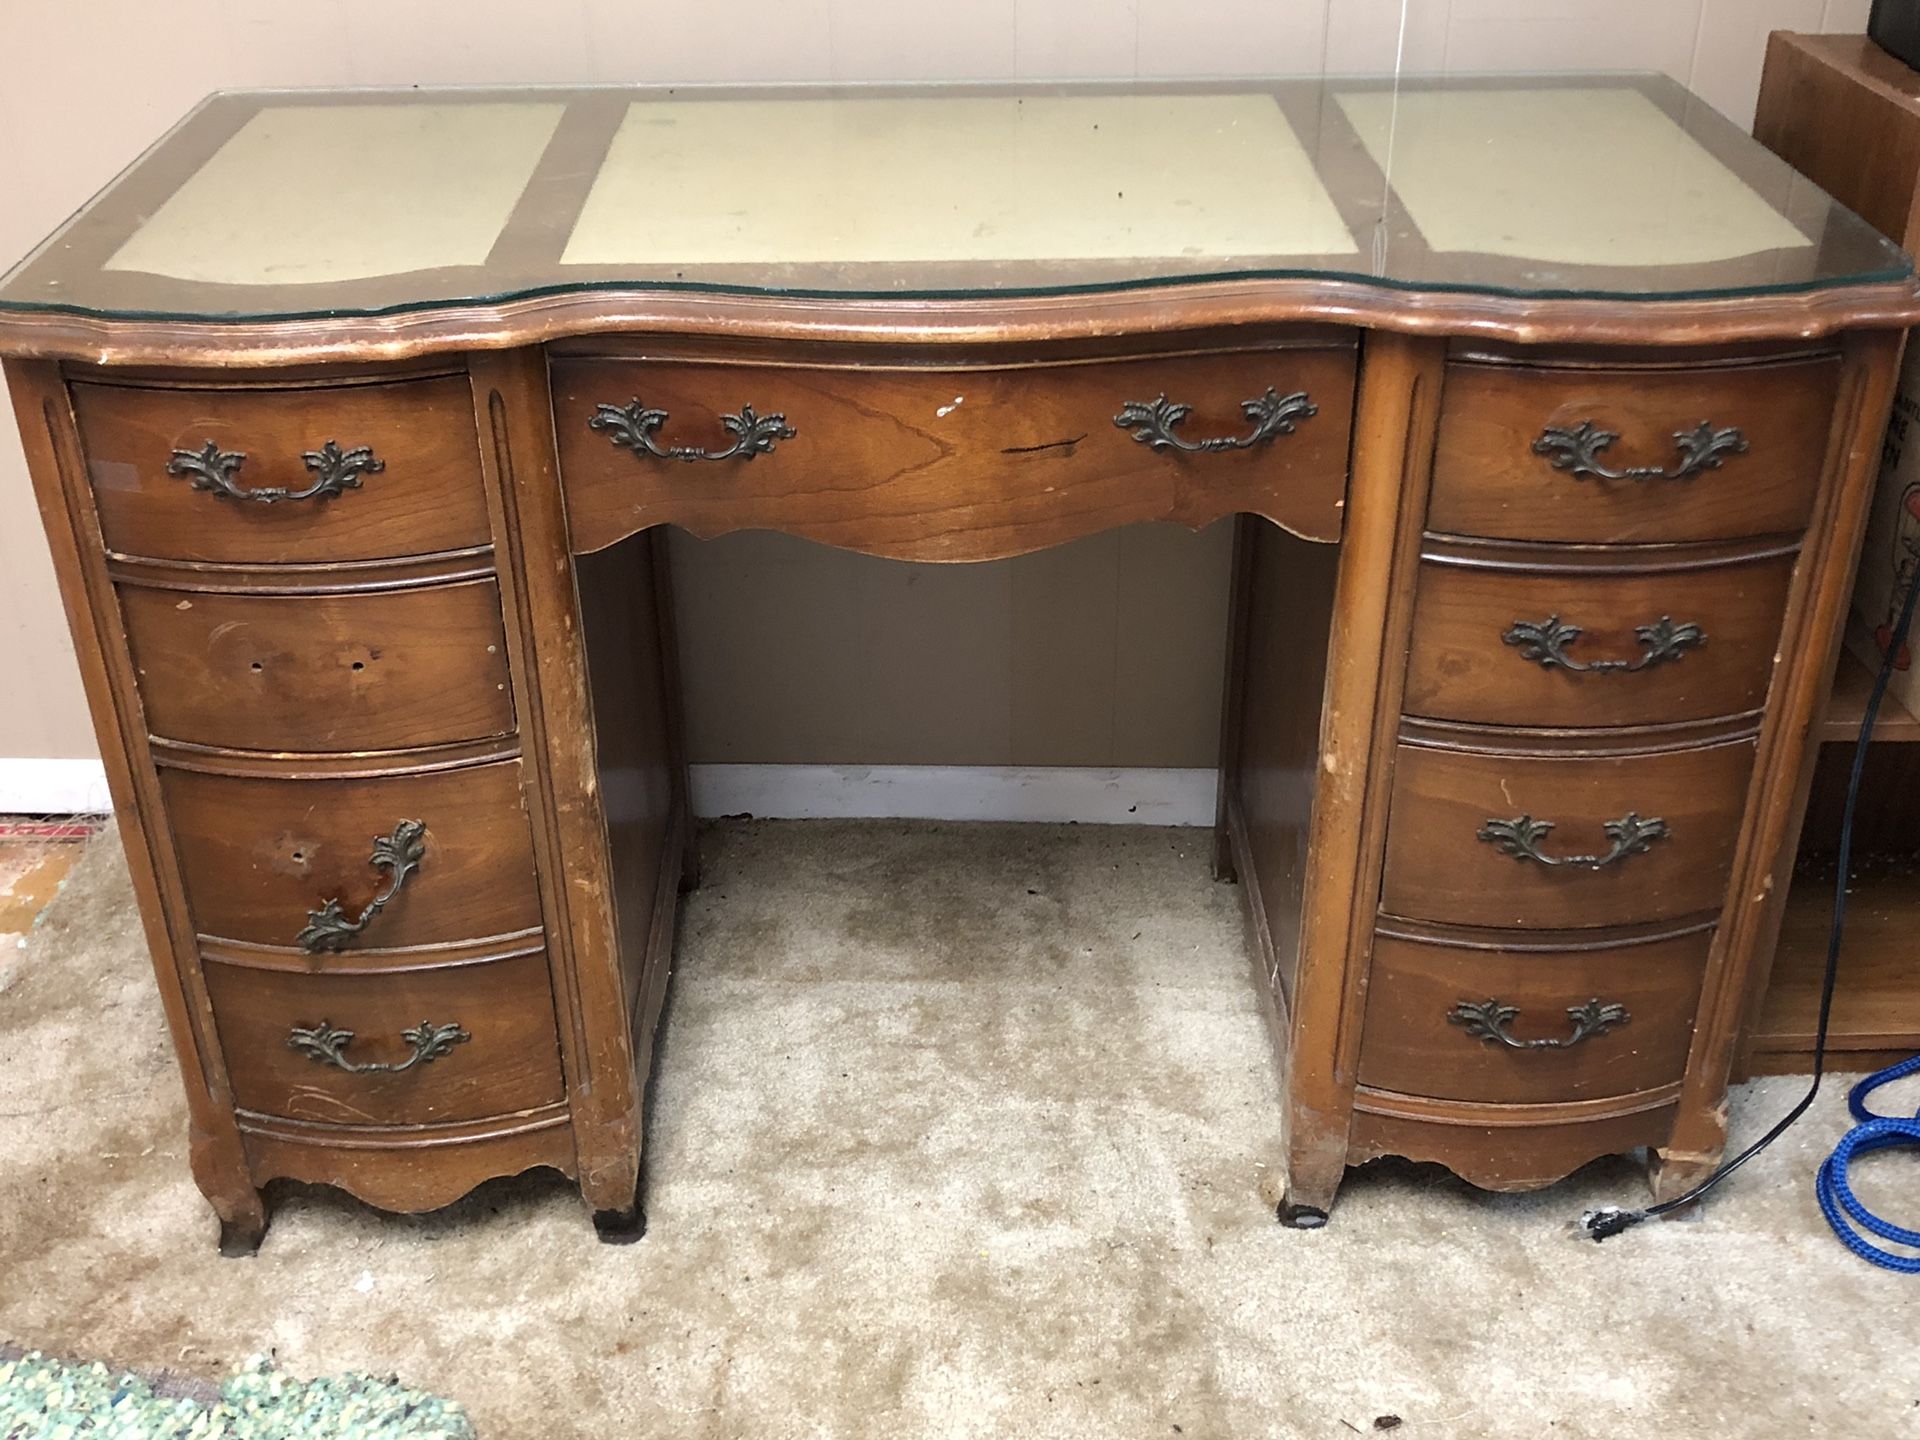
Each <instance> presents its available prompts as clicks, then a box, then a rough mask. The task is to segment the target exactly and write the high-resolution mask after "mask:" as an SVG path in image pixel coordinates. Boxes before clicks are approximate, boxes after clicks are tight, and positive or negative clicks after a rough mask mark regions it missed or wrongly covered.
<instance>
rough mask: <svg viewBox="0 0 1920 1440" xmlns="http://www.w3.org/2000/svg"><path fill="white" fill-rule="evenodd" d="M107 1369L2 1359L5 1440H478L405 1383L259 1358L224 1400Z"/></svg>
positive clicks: (1, 1434) (0, 1410)
mask: <svg viewBox="0 0 1920 1440" xmlns="http://www.w3.org/2000/svg"><path fill="white" fill-rule="evenodd" d="M195 1389H206V1390H208V1391H211V1387H190V1386H182V1385H176V1384H170V1383H168V1382H166V1381H162V1382H161V1383H160V1384H159V1386H157V1387H156V1385H155V1384H154V1383H153V1382H152V1381H149V1380H146V1379H143V1378H142V1377H140V1376H138V1375H129V1374H116V1373H115V1372H113V1371H111V1370H109V1369H107V1367H106V1366H104V1365H99V1364H93V1365H68V1364H63V1363H62V1362H60V1361H58V1360H49V1359H47V1358H46V1357H45V1356H43V1355H38V1354H34V1355H21V1356H17V1357H15V1358H8V1357H7V1356H5V1355H4V1354H0V1440H93V1437H99V1440H474V1435H473V1425H472V1422H470V1421H469V1420H468V1419H467V1416H466V1412H465V1411H464V1410H462V1409H461V1408H460V1407H459V1406H458V1405H456V1404H454V1403H453V1402H452V1401H450V1400H442V1399H440V1398H439V1397H437V1396H433V1395H423V1394H421V1393H420V1392H419V1391H417V1390H409V1389H407V1388H406V1387H405V1386H404V1385H402V1384H400V1383H399V1381H398V1380H395V1379H392V1378H388V1379H385V1380H381V1379H376V1378H374V1377H372V1376H369V1375H328V1376H323V1377H322V1378H320V1379H318V1380H295V1379H292V1378H291V1377H289V1376H286V1375H282V1374H281V1373H280V1372H279V1371H277V1370H275V1369H274V1368H273V1366H272V1364H271V1362H269V1361H268V1360H267V1359H266V1357H265V1356H255V1357H254V1358H253V1359H252V1360H249V1361H248V1362H247V1364H246V1365H245V1366H244V1367H242V1368H241V1369H240V1370H239V1371H238V1372H237V1373H236V1374H235V1375H234V1376H233V1378H232V1379H230V1380H228V1381H227V1382H226V1384H224V1385H222V1386H221V1387H220V1389H219V1391H218V1393H217V1394H212V1393H208V1394H205V1395H197V1394H195V1393H193V1391H194V1390H195Z"/></svg>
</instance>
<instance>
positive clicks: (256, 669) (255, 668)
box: [247, 660, 261, 675]
mask: <svg viewBox="0 0 1920 1440" xmlns="http://www.w3.org/2000/svg"><path fill="white" fill-rule="evenodd" d="M247 668H248V669H249V670H251V671H253V673H254V674H256V675H258V674H259V673H260V669H261V666H260V662H259V661H258V660H256V661H254V662H253V664H251V665H249V666H248V667H247Z"/></svg>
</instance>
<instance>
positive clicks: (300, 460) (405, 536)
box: [72, 376, 492, 564]
mask: <svg viewBox="0 0 1920 1440" xmlns="http://www.w3.org/2000/svg"><path fill="white" fill-rule="evenodd" d="M72 394H73V406H74V414H75V415H76V417H77V418H78V420H79V422H80V437H81V443H82V444H83V445H84V447H85V449H86V455H87V472H88V474H89V475H90V476H91V477H92V480H93V490H94V496H95V498H96V500H97V502H98V504H99V509H100V528H101V530H102V532H103V533H104V534H105V537H106V542H107V548H108V549H109V550H113V551H117V552H118V553H120V554H123V555H138V556H147V557H152V558H155V559H164V560H200V561H218V562H232V563H243V564H281V563H291V562H311V561H328V560H370V559H382V558H387V557H393V556H401V555H425V554H431V553H434V552H437V551H442V550H459V549H465V548H468V547H471V546H476V545H485V544H488V543H489V542H490V540H491V538H492V526H491V523H490V522H489V520H488V517H487V503H486V494H485V491H484V490H483V489H482V485H481V473H480V450H479V442H478V440H477V439H476V438H475V431H474V422H473V399H472V392H471V389H470V387H469V386H468V384H467V381H466V379H465V378H464V377H462V376H446V377H439V378H434V379H424V380H393V381H386V382H383V383H377V384H376V383H368V384H362V385H306V386H293V387H252V388H245V387H242V388H235V389H231V390H194V389H179V388H173V387H164V386H158V385H155V386H151V387H148V386H136V385H94V384H76V385H74V386H73V387H72ZM170 467H171V468H170Z"/></svg>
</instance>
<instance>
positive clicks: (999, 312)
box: [0, 277, 1920, 369]
mask: <svg viewBox="0 0 1920 1440" xmlns="http://www.w3.org/2000/svg"><path fill="white" fill-rule="evenodd" d="M1290 321H1313V322H1323V323H1328V324H1339V325H1351V326H1357V327H1360V328H1363V329H1371V330H1382V331H1392V332H1395V333H1398V334H1402V335H1408V336H1460V337H1473V338H1478V339H1483V340H1491V341H1503V342H1510V343H1515V344H1524V345H1541V344H1560V343H1587V344H1597V345H1598V344H1620V345H1644V344H1646V342H1647V338H1648V337H1649V336H1650V335H1657V336H1659V337H1660V339H1661V343H1662V344H1663V345H1673V346H1681V345H1698V344H1702V343H1713V342H1728V341H1742V340H1754V341H1758V340H1816V339H1824V338H1826V337H1828V336H1831V335H1835V334H1838V333H1839V332H1841V331H1844V330H1853V329H1869V328H1871V329H1903V328H1905V327H1907V326H1910V325H1912V324H1914V323H1916V322H1920V282H1916V281H1915V280H1913V279H1911V278H1910V279H1906V280H1898V281H1888V282H1884V283H1881V282H1876V283H1872V284H1861V285H1835V286H1828V287H1826V288H1824V289H1811V290H1793V291H1785V292H1779V293H1765V292H1761V293H1753V292H1749V293H1746V294H1738V295H1728V296H1723V297H1712V298H1697V299H1683V298H1674V299H1663V300H1631V299H1602V298H1590V297H1578V296H1566V297H1554V296H1518V295H1496V294H1485V293H1480V294H1473V293H1468V292H1464V291H1454V290H1416V289H1403V288H1400V287H1398V286H1394V285H1388V284H1375V283H1367V282H1363V281H1357V280H1343V279H1330V278H1327V277H1273V278H1266V279H1252V278H1250V279H1239V280H1214V281H1197V282H1192V283H1182V284H1172V285H1145V286H1137V287H1133V288H1126V289H1117V290H1108V291H1092V292H1079V293H1074V292H1052V293H1043V294H1029V295H1003V296H991V297H967V298H950V299H948V298H925V297H921V298H913V299H886V298H856V297H849V296H839V295H823V296H802V295H770V294H765V293H754V292H726V291H718V290H714V291H693V290H666V289H648V288H644V287H635V288H631V289H586V290H576V291H556V292H552V293H546V294H538V295H528V296H523V297H521V298H518V299H513V300H505V301H500V302H496V303H492V304H481V305H464V306H463V305H454V306H445V307H422V308H418V309H413V310H403V311H391V312H386V313H381V314H366V315H312V316H303V317H297V318H291V319H283V320H275V321H234V322H224V323H214V322H207V321H195V320H191V319H183V318H178V317H173V318H169V317H164V316H154V317H147V318H140V319H131V318H127V319H110V318H107V317H104V316H99V315H90V314H83V313H78V312H72V311H60V310H26V309H19V308H6V309H0V354H7V355H12V356H18V357H23V358H33V359H47V360H67V361H78V362H83V363H87V364H99V365H155V366H171V367H176V368H178V367H199V366H207V367H215V366H217V367H222V368H227V369H234V368H251V367H265V366H285V365H301V364H316V363H322V362H327V361H352V362H360V363H365V362H370V361H376V360H378V361H393V360H403V359H411V358H414V357H416V356H423V355H432V354H439V353H444V352H452V351H472V350H504V349H511V348H514V347H518V346H523V345H536V344H543V343H546V342H548V341H552V340H559V339H566V338H572V337H577V336H586V335H599V334H609V333H621V332H629V333H630V332H649V333H654V334H661V335H681V334H701V333H705V334H713V333H716V332H717V333H725V334H730V335H736V336H741V337H753V338H759V339H768V340H846V341H891V342H900V341H903V340H912V341H917V342H921V343H937V342H943V341H944V342H960V343H965V342H980V341H1007V342H1015V343H1017V342H1022V341H1031V340H1038V339H1047V338H1065V337H1082V336H1084V337H1089V338H1092V337H1099V336H1108V335H1117V334H1129V333H1154V332H1160V331H1171V330H1185V329H1194V328H1205V327H1208V326H1215V325H1241V324H1265V323H1286V322H1290Z"/></svg>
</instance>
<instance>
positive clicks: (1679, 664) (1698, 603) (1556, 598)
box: [1405, 543, 1796, 728]
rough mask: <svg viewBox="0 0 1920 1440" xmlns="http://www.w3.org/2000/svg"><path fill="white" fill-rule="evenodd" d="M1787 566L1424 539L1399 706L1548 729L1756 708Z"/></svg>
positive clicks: (1784, 556)
mask: <svg viewBox="0 0 1920 1440" xmlns="http://www.w3.org/2000/svg"><path fill="white" fill-rule="evenodd" d="M1795 558H1796V554H1795V552H1794V551H1791V550H1788V551H1785V552H1778V551H1776V552H1774V553H1770V554H1762V555H1760V556H1758V557H1756V558H1749V559H1737V560H1732V561H1729V560H1725V559H1719V560H1714V561H1711V562H1704V563H1695V564H1689V563H1688V562H1686V561H1684V560H1667V561H1662V562H1660V563H1658V564H1649V563H1648V562H1646V561H1644V560H1639V559H1638V557H1635V558H1633V559H1629V560H1624V561H1623V559H1622V557H1621V556H1620V555H1619V553H1618V552H1608V553H1604V554H1598V555H1593V554H1589V555H1571V556H1569V555H1562V556H1558V557H1555V556H1550V555H1548V554H1546V553H1545V552H1542V551H1533V552H1530V553H1528V554H1526V555H1520V556H1508V555H1501V554H1498V553H1490V552H1489V550H1488V548H1487V547H1479V546H1446V545H1441V544H1435V543H1429V546H1428V550H1427V554H1426V556H1425V557H1424V559H1423V561H1422V563H1421V566H1420V578H1419V587H1418V595H1417V597H1416V599H1415V601H1414V612H1413V632H1412V637H1411V639H1410V641H1409V648H1408V657H1407V690H1406V698H1405V708H1406V710H1407V711H1408V712H1409V713H1410V714H1415V715H1421V716H1425V717H1428V718H1430V719H1435V720H1456V721H1467V722H1473V723H1479V724H1488V725H1533V726H1541V727H1549V728H1560V727H1586V726H1605V725H1653V724H1667V723H1674V722H1678V721H1684V720H1707V719H1712V718H1715V717H1718V716H1726V715H1737V714H1742V713H1745V712H1749V711H1755V710H1758V709H1759V708H1760V707H1761V705H1762V704H1764V703H1765V701H1766V695H1767V684H1768V681H1769V680H1770V679H1771V677H1772V674H1773V657H1774V653H1775V651H1776V650H1777V649H1778V647H1779V642H1780V626H1781V622H1782V620H1783V619H1784V617H1785V614H1786V602H1787V585H1788V582H1789V581H1790V580H1791V579H1792V578H1793V566H1794V561H1795Z"/></svg>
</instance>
